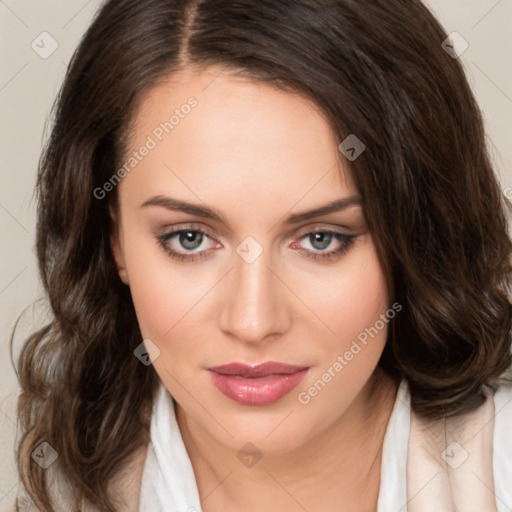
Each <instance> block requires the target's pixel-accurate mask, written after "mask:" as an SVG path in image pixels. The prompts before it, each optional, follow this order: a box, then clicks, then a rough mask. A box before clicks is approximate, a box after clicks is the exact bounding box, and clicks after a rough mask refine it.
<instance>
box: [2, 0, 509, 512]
mask: <svg viewBox="0 0 512 512" xmlns="http://www.w3.org/2000/svg"><path fill="white" fill-rule="evenodd" d="M141 1H143V0H141ZM426 3H427V4H428V5H429V6H430V7H431V8H432V10H433V11H434V13H436V14H437V15H438V17H439V19H440V20H441V22H442V23H443V25H444V26H445V28H446V30H447V32H452V31H457V32H458V33H459V34H461V35H462V37H463V38H464V39H465V40H466V41H467V42H468V44H469V48H468V49H467V51H466V52H465V53H464V54H463V55H462V56H461V57H460V58H461V60H462V61H463V63H464V65H465V67H466V71H467V75H468V78H469V81H470V83H471V85H472V87H473V89H474V91H475V93H476V95H477V98H478V100H479V102H480V105H481V107H482V110H483V112H484V116H485V119H486V123H487V129H488V142H489V147H490V149H491V151H492V154H493V158H494V160H495V164H496V169H497V171H498V173H499V175H500V177H501V181H502V184H503V188H504V189H506V188H507V187H509V186H511V187H512V135H511V131H512V130H511V122H512V59H511V53H512V52H511V49H512V31H511V30H510V27H511V26H512V0H428V1H427V2H426ZM99 5H100V1H99V0H89V1H87V0H66V1H64V0H61V1H57V0H0V39H1V42H0V51H1V59H0V106H1V112H2V121H1V125H0V130H1V131H0V144H1V155H2V161H1V167H0V240H1V248H2V249H1V252H0V326H1V328H2V329H1V332H2V336H1V339H0V355H1V357H0V508H2V507H3V506H6V505H7V504H8V503H11V502H12V500H13V499H14V494H15V492H16V485H17V482H18V479H17V476H16V473H15V470H14V458H13V454H12V446H13V436H14V434H15V433H16V425H15V414H14V407H15V398H16V392H17V383H16V377H15V373H14V370H13V368H12V364H11V360H10V356H9V351H8V342H9V336H10V332H11V330H12V327H13V325H14V322H15V320H16V318H17V317H18V316H19V315H20V313H21V312H22V311H23V309H24V308H26V307H27V306H29V305H31V304H32V303H33V302H34V301H35V299H36V298H37V297H39V296H40V294H41V288H40V285H39V280H38V275H37V266H36V260H35V256H34V254H33V252H32V249H33V245H34V236H35V235H34V230H35V215H34V206H35V204H34V200H33V187H34V180H35V175H36V167H37V160H38V157H39V153H40V151H41V146H42V141H43V140H44V135H45V133H44V127H45V121H46V119H47V116H48V114H49V111H50V107H51V104H52V102H53V99H54V97H55V95H56V93H57V91H58V88H59V85H60V83H61V81H62V79H63V77H64V73H65V70H66V66H67V63H68V61H69V59H70V57H71V54H72V52H73V50H74V48H75V47H76V45H77V43H78V41H79V38H80V37H81V34H82V33H83V32H84V30H85V29H86V27H87V26H88V24H89V22H90V20H91V18H92V16H93V14H94V13H95V11H96V10H97V8H98V6H99ZM397 30H400V27H397ZM42 32H48V33H49V34H50V35H51V37H52V38H53V39H55V41H56V42H57V44H58V48H57V49H56V50H55V51H54V53H52V54H51V55H50V56H49V57H47V58H42V57H41V56H40V55H39V54H38V53H36V52H35V51H34V50H33V49H32V47H31V44H32V42H33V41H34V40H35V43H34V45H35V44H36V43H38V41H39V44H40V46H42V45H41V43H40V41H41V37H43V38H46V39H45V48H46V49H47V50H48V49H49V48H51V46H50V43H51V41H50V39H48V36H40V34H41V33H42ZM40 51H43V49H42V48H41V50H40ZM510 190H511V192H512V188H511V189H510ZM511 196H512V194H511ZM40 314H44V310H42V312H41V313H40ZM39 321H40V320H39ZM35 322H37V318H36V316H34V315H33V314H32V313H29V314H27V315H26V318H25V320H24V321H23V322H22V323H21V327H20V331H19V332H20V335H19V336H17V338H16V343H15V355H16V353H17V352H18V351H19V348H20V342H21V341H22V338H23V335H24V334H26V333H28V332H30V331H31V329H32V327H33V325H34V323H35Z"/></svg>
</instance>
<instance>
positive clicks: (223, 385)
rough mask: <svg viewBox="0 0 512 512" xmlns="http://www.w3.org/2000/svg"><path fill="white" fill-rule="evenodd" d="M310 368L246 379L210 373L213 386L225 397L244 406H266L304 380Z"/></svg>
mask: <svg viewBox="0 0 512 512" xmlns="http://www.w3.org/2000/svg"><path fill="white" fill-rule="evenodd" d="M308 370H309V368H306V369H304V370H301V371H298V372H295V373H289V374H282V373H281V374H274V375H269V376H267V377H258V378H255V379H246V378H243V377H239V376H236V375H220V374H218V373H215V372H212V371H210V375H211V378H212V381H213V384H214V385H215V386H216V387H217V389H218V390H219V391H220V392H221V393H223V394H224V395H225V396H227V397H228V398H230V399H231V400H234V401H235V402H238V403H239V404H242V405H266V404H271V403H273V402H277V401H278V400H280V399H281V398H283V396H285V395H286V394H287V393H289V392H290V391H291V390H292V389H293V388H294V387H296V386H297V385H298V384H299V382H300V381H301V380H302V379H303V378H304V376H305V375H306V373H307V371H308Z"/></svg>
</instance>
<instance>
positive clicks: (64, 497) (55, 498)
mask: <svg viewBox="0 0 512 512" xmlns="http://www.w3.org/2000/svg"><path fill="white" fill-rule="evenodd" d="M147 448H148V445H147V444H145V445H143V446H142V447H140V448H139V449H137V450H136V451H135V452H134V453H133V454H132V456H131V457H130V459H129V460H128V461H127V463H126V465H125V466H124V468H123V469H122V470H121V471H120V472H119V474H117V475H116V476H115V477H114V479H113V480H112V482H111V483H110V485H109V490H110V492H111V495H112V496H114V497H115V500H116V504H117V505H118V506H119V510H123V512H137V511H138V509H139V493H140V488H141V482H142V473H143V469H144V462H145V459H146V454H147ZM48 470H49V474H48V476H49V479H48V488H49V489H50V496H51V500H52V505H53V507H54V511H55V512H69V510H72V508H73V506H74V503H73V490H72V488H71V486H70V484H69V481H68V479H67V478H66V476H65V475H64V474H63V472H62V470H60V469H59V467H58V465H56V464H55V465H52V466H51V467H50V468H48ZM17 500H18V504H19V510H20V512H36V511H37V508H36V507H35V505H34V503H33V501H32V500H31V498H30V496H29V494H28V492H27V490H26V489H25V487H24V486H23V485H22V484H21V483H20V484H19V487H18V492H17ZM81 510H83V512H99V511H98V509H97V508H96V507H93V506H91V505H84V506H83V507H82V509H81ZM0 512H4V509H2V508H0ZM5 512H7V509H6V510H5ZM9 512H11V510H10V511H9Z"/></svg>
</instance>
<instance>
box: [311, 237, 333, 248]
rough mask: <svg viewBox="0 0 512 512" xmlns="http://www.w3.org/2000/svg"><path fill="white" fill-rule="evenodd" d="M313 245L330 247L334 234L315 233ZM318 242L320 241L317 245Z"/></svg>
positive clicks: (315, 246)
mask: <svg viewBox="0 0 512 512" xmlns="http://www.w3.org/2000/svg"><path fill="white" fill-rule="evenodd" d="M313 237H314V238H313V242H312V245H313V247H314V248H315V249H325V248H326V247H329V244H330V243H331V240H332V235H331V234H328V233H314V234H313ZM316 242H319V244H318V245H317V244H316Z"/></svg>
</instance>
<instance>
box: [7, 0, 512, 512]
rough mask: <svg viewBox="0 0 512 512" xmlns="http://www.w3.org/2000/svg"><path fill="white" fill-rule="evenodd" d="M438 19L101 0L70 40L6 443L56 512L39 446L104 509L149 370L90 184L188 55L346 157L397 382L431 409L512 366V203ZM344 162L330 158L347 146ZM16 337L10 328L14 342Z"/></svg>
mask: <svg viewBox="0 0 512 512" xmlns="http://www.w3.org/2000/svg"><path fill="white" fill-rule="evenodd" d="M446 37H447V33H446V32H445V31H444V29H443V28H442V27H441V25H440V24H439V22H438V21H437V20H436V19H435V18H434V16H433V15H432V14H431V13H430V11H429V10H428V9H427V8H426V7H425V6H424V5H423V4H422V3H421V2H420V1H419V0H338V1H333V0H279V1H278V2H276V1H273V0H237V1H236V2H234V1H229V0H203V1H201V0H145V1H143V2H141V1H140V0H109V1H106V2H104V4H103V5H102V7H101V9H100V10H99V11H98V13H97V14H96V16H95V18H94V20H93V22H92V24H91V26H90V28H89V29H88V30H87V32H86V33H85V35H84V36H83V38H82V40H81V42H80V44H79V47H78V48H77V50H76V51H75V53H74V55H73V57H72V60H71V63H70V65H69V67H68V70H67V74H66V77H65V80H64V83H63V85H62V88H61V90H60V93H59V96H58V98H57V100H56V102H55V104H54V107H53V110H52V114H53V119H52V128H51V135H50V137H49V138H48V141H47V143H46V145H45V147H44V149H43V152H42V155H41V158H40V162H39V170H38V177H37V188H36V191H37V198H38V212H37V215H38V217H37V219H38V220H37V241H36V247H37V259H38V263H39V271H40V274H41V279H42V283H43V285H44V290H45V292H46V294H47V299H48V302H49V305H50V307H51V312H52V320H51V321H50V322H49V323H48V324H47V325H46V326H44V327H43V328H42V329H40V330H38V331H37V332H35V333H33V334H32V335H31V336H30V337H29V338H28V339H27V340H26V342H25V343H24V346H23V349H22V352H21V355H20V357H19V361H18V362H17V366H18V368H17V371H18V375H19V380H20V383H21V388H22V393H21V395H20V399H19V404H18V414H19V420H20V423H21V428H22V429H23V432H24V434H23V437H22V438H21V439H20V440H19V444H18V454H17V457H18V467H19V472H20V476H21V478H22V482H23V484H24V486H25V488H26V489H27V490H28V492H29V494H30V496H31V498H32V499H33V501H34V503H35V504H36V505H37V506H38V507H39V508H40V509H41V510H44V511H51V510H52V509H53V506H52V502H51V498H50V495H49V492H48V489H47V485H48V483H47V482H46V478H47V476H46V472H45V470H42V469H41V468H40V467H39V466H38V465H37V464H34V462H33V461H31V459H30V454H31V452H32V450H33V449H34V448H35V447H36V446H37V445H38V444H39V443H40V442H42V441H47V442H48V443H50V445H52V446H53V447H54V448H55V450H56V451H57V452H58V454H59V458H58V464H59V465H60V468H61V469H62V472H63V474H65V475H66V478H67V480H68V481H69V482H70V484H71V486H72V488H73V489H74V490H75V495H76V500H77V502H76V503H77V506H76V509H77V510H79V509H80V506H79V503H81V501H80V500H82V499H85V500H88V501H89V502H91V503H93V504H94V505H96V506H97V507H98V508H99V509H100V510H105V511H108V512H114V511H115V510H116V506H115V504H114V499H113V498H114V497H113V496H111V495H110V494H109V492H108V489H107V485H108V482H110V481H111V480H112V478H113V477H114V475H116V474H117V473H118V472H119V471H120V470H121V469H122V468H123V467H124V466H125V464H126V461H127V460H128V459H129V457H130V455H131V454H133V453H134V452H135V450H137V449H138V448H141V447H143V446H144V443H146V442H147V441H148V427H149V413H150V410H151V404H152V400H153V396H154V392H155V389H156V385H157V384H158V376H157V374H156V373H155V371H154V369H153V368H152V366H149V367H146V366H144V365H142V364H141V363H140V362H139V361H138V360H137V358H136V357H134V354H133V351H134V349H135V347H136V346H138V345H139V344H140V343H141V341H142V337H141V333H140V330H139V327H138V324H137V320H136V316H135V311H134V307H133V303H132V299H131V296H130V291H129V288H128V287H126V286H125V285H124V284H123V283H122V282H121V281H120V279H119V277H118V273H117V271H116V267H115V264H114V260H113V257H112V253H111V248H110V236H111V230H112V224H111V219H110V216H109V213H108V206H109V205H110V204H112V205H115V204H116V200H117V197H116V190H114V191H112V192H111V193H109V195H108V197H107V198H106V199H104V200H100V199H98V198H97V197H96V196H95V195H94V190H95V189H96V188H97V187H101V186H102V184H104V183H106V182H107V181H108V180H109V179H110V178H111V177H112V175H113V174H115V171H116V169H119V168H120V167H121V165H122V162H123V161H124V159H125V158H124V157H125V150H126V147H127V146H126V141H127V137H128V136H129V133H130V128H131V126H132V124H131V123H132V122H133V117H134V113H135V111H136V108H137V105H138V104H139V103H140V99H141V97H143V96H144V94H145V93H146V92H147V91H148V90H150V89H151V88H152V87H154V86H155V85H156V84H158V83H159V82H161V81H162V80H165V79H166V78H168V77H169V76H170V75H172V73H174V72H176V71H178V70H181V69H183V68H185V67H197V69H201V68H205V67H206V66H210V65H218V66H221V67H222V69H224V70H226V71H227V72H230V73H233V74H238V75H239V76H243V77H246V78H250V79H251V80H255V81H258V82H265V83H267V84H269V85H271V86H274V87H279V88H280V89H282V90H285V91H290V92H294V93H300V94H302V95H303V96H304V97H306V98H308V99H311V100H312V101H314V102H315V104H316V105H317V106H318V107H319V108H320V109H321V111H323V113H324V114H325V115H326V117H327V119H328V120H329V122H330V123H331V125H332V129H333V130H334V132H335V133H336V135H337V138H338V140H339V141H340V142H341V141H343V140H344V139H345V138H346V137H347V136H348V135H349V134H356V136H357V137H358V138H359V139H360V140H361V141H363V143H364V144H365V146H366V150H365V151H364V153H363V154H362V155H361V156H359V158H357V159H356V160H355V161H353V162H351V163H350V169H351V171H352V174H353V178H354V180H355V183H356V186H357V188H358V190H359V192H360V194H361V196H362V198H363V209H364V212H365V216H366V219H367V222H368V225H369V228H370V231H371V232H372V235H373V238H374V240H375V244H376V247H377V250H378V254H379V257H380V260H381V262H382V265H383V268H384V269H385V272H386V275H387V278H388V283H389V286H390V290H392V293H393V297H394V300H395V301H397V302H399V303H400V304H401V305H402V308H403V309H402V311H401V312H400V314H399V315H397V317H396V318H395V319H394V321H393V322H392V323H391V324H390V329H389V334H388V341H387V344H386V347H385V350H384V353H383V355H382V358H381V360H380V361H379V365H381V366H382V367H383V368H385V369H386V370H387V371H388V372H390V373H391V374H393V375H395V376H398V377H405V378H406V379H407V381H408V382H409V385H410V390H411V396H412V407H413V409H414V411H415V412H416V413H417V414H421V415H423V416H425V417H427V418H431V419H434V418H439V417H442V416H449V415H459V414H462V413H464V412H467V411H470V410H473V409H475V408H477V407H478V406H479V405H480V404H481V403H482V402H483V401H484V397H483V395H482V394H481V390H480V388H481V385H482V384H484V383H488V384H491V385H492V384H493V383H494V384H496V382H498V381H499V379H498V377H499V376H500V375H501V374H502V373H503V372H505V370H506V369H507V368H508V367H510V364H511V355H510V348H511V338H510V328H511V318H512V315H511V304H510V301H509V295H510V271H511V266H510V253H511V242H510V238H509V236H508V233H507V221H508V218H507V215H508V212H509V211H510V203H509V202H508V201H507V200H506V198H505V197H504V195H503V193H502V192H501V190H500V187H499V183H498V181H497V178H496V176H495V174H494V172H493V169H492V165H491V163H490V157H489V155H488V152H487V149H486V144H485V133H484V125H483V121H482V115H481V112H480V110H479V108H478V106H477V103H476V101H475V98H474V96H473V94H472V92H471V90H470V87H469V85H468V82H467V79H466V77H465V74H464V71H463V68H462V66H461V64H460V62H459V60H458V59H454V58H452V57H451V56H450V55H448V53H446V52H445V51H444V50H443V48H442V47H441V43H442V42H443V40H445V38H446ZM340 158H342V157H341V154H340ZM11 343H12V341H11Z"/></svg>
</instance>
